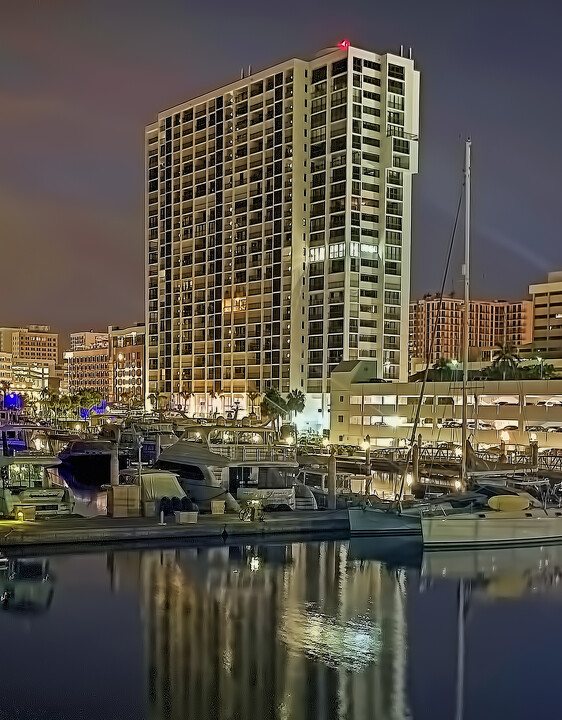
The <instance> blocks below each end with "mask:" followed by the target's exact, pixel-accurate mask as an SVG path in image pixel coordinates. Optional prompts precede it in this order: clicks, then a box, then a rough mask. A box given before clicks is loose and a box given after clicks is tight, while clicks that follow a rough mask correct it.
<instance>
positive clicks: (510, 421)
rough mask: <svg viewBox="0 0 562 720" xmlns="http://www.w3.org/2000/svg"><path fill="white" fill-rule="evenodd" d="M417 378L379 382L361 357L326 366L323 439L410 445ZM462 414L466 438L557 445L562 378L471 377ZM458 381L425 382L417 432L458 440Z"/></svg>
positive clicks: (561, 441) (427, 438)
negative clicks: (327, 411)
mask: <svg viewBox="0 0 562 720" xmlns="http://www.w3.org/2000/svg"><path fill="white" fill-rule="evenodd" d="M420 389H421V383H419V382H405V383H381V382H377V379H376V378H375V377H374V368H372V367H370V363H368V362H366V361H359V362H348V363H342V364H341V365H340V367H339V368H338V369H337V370H336V371H335V372H334V374H333V382H332V396H331V425H330V440H331V441H332V442H334V443H345V444H353V445H361V444H362V443H363V442H364V440H365V438H366V437H367V436H369V438H370V441H371V444H372V445H373V446H377V447H404V446H406V445H409V442H410V438H411V434H412V429H413V423H414V418H415V414H416V410H417V406H418V403H419V400H420ZM467 389H468V397H467V418H468V427H469V436H470V439H471V441H472V442H473V444H476V445H478V444H481V445H482V446H484V447H485V446H497V445H499V444H500V443H501V442H502V441H503V442H504V443H505V444H506V446H508V447H514V446H528V445H529V442H530V441H535V440H536V441H537V442H538V444H539V447H541V448H562V380H499V381H495V380H477V381H476V380H474V381H470V382H469V383H468V388H467ZM461 428H462V382H461V380H460V378H459V381H458V382H428V383H427V384H426V387H425V390H424V395H423V399H422V403H421V406H420V417H419V423H418V427H417V430H416V437H417V436H418V435H421V437H422V441H423V442H425V443H429V444H432V445H435V444H437V443H455V444H456V445H460V444H461V432H462V430H461Z"/></svg>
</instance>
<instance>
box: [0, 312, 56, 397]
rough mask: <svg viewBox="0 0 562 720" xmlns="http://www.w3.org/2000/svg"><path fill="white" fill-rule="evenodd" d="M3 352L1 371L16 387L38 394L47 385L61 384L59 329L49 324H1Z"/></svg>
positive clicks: (34, 395) (22, 391) (1, 351)
mask: <svg viewBox="0 0 562 720" xmlns="http://www.w3.org/2000/svg"><path fill="white" fill-rule="evenodd" d="M0 356H1V359H0V365H1V368H0V375H3V376H5V379H6V380H7V381H8V382H10V383H11V389H12V390H13V391H15V392H18V393H24V394H28V395H30V396H32V397H35V398H38V397H39V393H40V391H41V390H42V389H43V388H46V387H49V388H52V389H55V388H57V387H58V379H57V377H56V371H55V368H56V365H57V362H58V333H53V332H51V328H50V327H49V326H48V325H29V326H28V327H19V328H18V327H2V328H0ZM0 379H4V377H0Z"/></svg>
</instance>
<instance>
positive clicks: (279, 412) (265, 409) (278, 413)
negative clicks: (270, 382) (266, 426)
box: [260, 387, 287, 426]
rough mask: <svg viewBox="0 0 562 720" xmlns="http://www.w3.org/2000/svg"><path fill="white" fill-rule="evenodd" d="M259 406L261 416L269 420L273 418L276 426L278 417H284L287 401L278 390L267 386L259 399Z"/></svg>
mask: <svg viewBox="0 0 562 720" xmlns="http://www.w3.org/2000/svg"><path fill="white" fill-rule="evenodd" d="M260 408H261V414H262V417H267V418H269V419H270V420H273V421H274V422H275V423H276V424H277V426H278V425H279V418H280V417H284V416H285V415H286V414H287V403H286V402H285V400H284V399H283V397H282V396H281V394H280V393H279V390H277V388H274V387H269V388H267V390H266V391H265V393H264V396H263V399H262V401H261V405H260Z"/></svg>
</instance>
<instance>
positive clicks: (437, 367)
mask: <svg viewBox="0 0 562 720" xmlns="http://www.w3.org/2000/svg"><path fill="white" fill-rule="evenodd" d="M432 369H433V371H434V373H432V374H433V375H434V376H435V379H436V380H437V381H446V380H451V379H452V377H453V373H454V372H455V371H454V369H453V361H452V360H451V359H450V358H444V357H441V358H439V359H438V360H437V362H435V363H434V364H433V368H432Z"/></svg>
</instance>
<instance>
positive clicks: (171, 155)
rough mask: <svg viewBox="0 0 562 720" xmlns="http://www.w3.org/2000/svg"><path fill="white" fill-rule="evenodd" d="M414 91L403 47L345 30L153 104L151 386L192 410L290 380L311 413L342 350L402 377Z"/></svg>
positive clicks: (149, 162) (242, 401) (324, 395)
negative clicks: (160, 108)
mask: <svg viewBox="0 0 562 720" xmlns="http://www.w3.org/2000/svg"><path fill="white" fill-rule="evenodd" d="M418 105H419V73H418V72H417V71H416V70H415V69H414V63H413V61H412V59H411V58H410V57H404V54H403V53H401V54H400V55H393V54H383V55H379V54H376V53H372V52H368V51H365V50H360V49H358V48H354V47H351V46H350V45H349V43H347V41H343V42H342V43H340V45H339V46H338V47H337V48H330V49H328V50H325V51H323V52H321V53H319V54H318V55H317V56H315V58H314V59H312V60H310V61H305V60H299V59H292V60H288V61H286V62H283V63H281V64H279V65H276V66H274V67H271V68H268V69H266V70H262V71H260V72H256V73H253V74H251V75H249V76H248V77H241V78H240V79H239V80H237V81H236V82H233V83H231V84H230V85H227V86H225V87H222V88H220V89H217V90H214V91H212V92H209V93H207V94H206V95H202V96H199V97H197V98H194V99H192V100H189V101H187V102H185V103H182V104H181V105H177V106H176V107H173V108H171V109H168V110H165V111H164V112H162V113H160V114H159V115H158V121H157V122H155V123H153V124H151V125H149V126H148V127H147V129H146V218H145V221H146V226H145V227H146V230H145V231H146V262H147V264H146V313H147V317H146V322H147V336H148V338H147V340H148V342H147V345H148V348H147V352H148V375H147V378H148V380H147V381H148V388H147V392H149V393H161V394H164V395H165V396H166V397H167V398H168V399H169V400H170V401H171V402H172V403H173V404H187V403H189V406H190V409H191V411H192V412H194V413H195V414H196V415H200V414H206V413H208V412H209V411H215V410H219V411H220V412H227V411H228V410H229V409H230V408H232V407H235V406H236V404H238V405H240V407H241V408H242V409H243V410H248V409H249V406H250V403H249V400H248V393H252V391H254V392H255V391H258V392H259V391H263V390H265V389H266V388H267V387H268V386H269V385H273V386H276V387H278V388H279V390H280V391H281V392H282V393H286V392H288V391H289V390H293V389H300V390H303V391H304V392H306V393H307V411H306V420H307V422H308V423H309V425H310V426H311V427H314V428H317V427H319V426H321V425H325V426H327V412H326V411H327V405H328V398H329V382H330V380H329V379H330V373H331V371H332V370H333V368H334V367H335V366H336V365H337V364H338V363H339V362H340V361H342V360H348V359H356V358H371V359H373V360H374V361H376V363H377V373H378V374H379V376H380V377H384V378H388V379H392V378H401V379H405V376H406V374H407V347H408V302H409V287H410V241H411V192H412V174H413V173H415V172H416V171H417V157H418V147H417V146H418V122H419V119H418V118H419V108H418ZM180 393H182V394H181V395H180Z"/></svg>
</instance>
